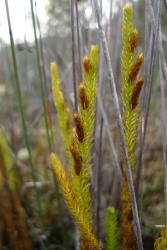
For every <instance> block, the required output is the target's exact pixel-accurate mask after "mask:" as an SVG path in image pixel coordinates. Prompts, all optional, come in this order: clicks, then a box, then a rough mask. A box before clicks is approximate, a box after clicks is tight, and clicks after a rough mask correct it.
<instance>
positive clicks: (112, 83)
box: [93, 0, 143, 250]
mask: <svg viewBox="0 0 167 250" xmlns="http://www.w3.org/2000/svg"><path fill="white" fill-rule="evenodd" d="M93 4H94V7H95V12H96V18H97V23H98V28H99V33H100V38H101V41H102V45H103V52H104V56H105V60H106V64H107V68H108V76H109V82H110V87H111V90H112V93H113V97H114V104H115V109H116V114H117V118H118V126H119V131H120V136H121V144H122V149H123V152H124V155H125V163H126V175H127V179H128V186H129V192H130V198H131V203H132V212H133V218H134V225H135V233H136V239H137V246H138V249H140V250H143V242H142V233H141V227H140V221H139V215H138V208H137V202H136V196H135V190H134V185H133V178H132V172H131V166H130V163H129V158H128V151H127V147H126V142H125V132H124V129H123V122H122V117H121V112H120V106H119V101H118V95H117V91H116V84H115V80H114V74H113V70H112V65H111V59H110V55H109V49H108V45H107V40H106V36H105V33H104V30H103V27H102V23H101V19H100V11H99V5H98V2H97V0H93Z"/></svg>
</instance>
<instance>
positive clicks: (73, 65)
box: [71, 0, 78, 111]
mask: <svg viewBox="0 0 167 250" xmlns="http://www.w3.org/2000/svg"><path fill="white" fill-rule="evenodd" d="M74 1H75V0H71V34H72V71H73V89H74V106H75V111H77V110H78V100H77V79H76V70H75V67H76V60H75V49H76V48H75V46H76V44H75V32H74V30H75V27H74V17H75V15H74V7H75V2H74Z"/></svg>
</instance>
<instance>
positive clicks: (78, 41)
mask: <svg viewBox="0 0 167 250" xmlns="http://www.w3.org/2000/svg"><path fill="white" fill-rule="evenodd" d="M75 13H76V26H77V45H78V64H79V71H78V80H79V82H81V81H82V56H81V37H80V26H79V13H78V3H77V0H75Z"/></svg>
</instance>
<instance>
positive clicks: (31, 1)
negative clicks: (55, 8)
mask: <svg viewBox="0 0 167 250" xmlns="http://www.w3.org/2000/svg"><path fill="white" fill-rule="evenodd" d="M30 5H31V15H32V22H33V30H34V38H35V48H36V60H37V67H38V75H39V82H40V89H41V99H42V105H43V110H44V120H45V128H46V135H47V140H48V148H49V152H51V140H50V135H49V128H48V117H47V107H46V97H45V87H44V82H43V75H42V68H41V59H40V49H39V45H38V38H37V29H36V20H35V12H34V5H33V0H30Z"/></svg>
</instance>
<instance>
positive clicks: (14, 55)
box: [5, 0, 41, 215]
mask: <svg viewBox="0 0 167 250" xmlns="http://www.w3.org/2000/svg"><path fill="white" fill-rule="evenodd" d="M5 7H6V14H7V21H8V29H9V36H10V44H11V52H12V60H13V67H14V73H15V83H16V95H17V101H18V104H19V111H20V116H21V122H22V127H23V134H24V140H25V144H26V148H27V150H28V156H29V164H30V167H31V174H32V179H33V182H34V186H35V187H36V181H37V176H36V172H35V168H34V165H33V160H32V151H31V144H30V141H29V136H28V128H27V125H26V119H25V114H24V107H23V102H22V94H21V87H20V79H19V73H18V67H17V61H16V53H15V44H14V39H13V32H12V26H11V21H10V12H9V5H8V0H5ZM36 195H37V201H38V212H39V215H41V206H40V202H39V199H40V198H39V192H38V189H37V188H36Z"/></svg>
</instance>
